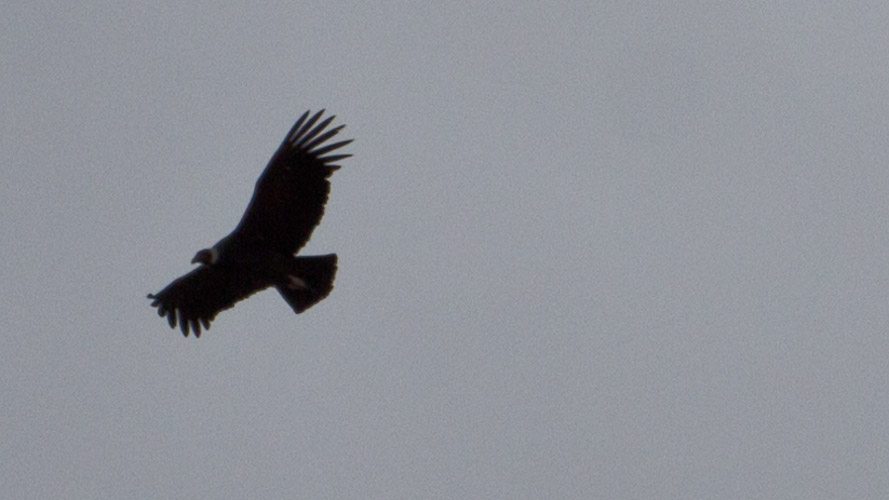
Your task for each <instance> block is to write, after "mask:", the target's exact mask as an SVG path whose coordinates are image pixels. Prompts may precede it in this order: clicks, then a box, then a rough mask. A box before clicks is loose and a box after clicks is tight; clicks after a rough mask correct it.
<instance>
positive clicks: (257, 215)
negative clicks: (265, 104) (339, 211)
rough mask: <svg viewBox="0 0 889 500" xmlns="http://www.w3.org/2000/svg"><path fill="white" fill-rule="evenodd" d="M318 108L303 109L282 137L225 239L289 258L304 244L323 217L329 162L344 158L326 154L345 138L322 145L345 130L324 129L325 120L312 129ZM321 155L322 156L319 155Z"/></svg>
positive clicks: (328, 122) (327, 189)
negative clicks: (230, 232) (244, 209)
mask: <svg viewBox="0 0 889 500" xmlns="http://www.w3.org/2000/svg"><path fill="white" fill-rule="evenodd" d="M322 113H324V110H321V111H319V112H318V113H316V114H314V115H312V117H311V118H309V112H308V111H306V113H305V114H303V115H302V116H301V117H300V118H299V120H297V122H296V124H295V125H294V126H293V128H292V129H291V130H290V132H289V133H288V134H287V136H286V137H285V138H284V142H283V143H282V144H281V146H280V147H279V148H278V150H277V151H276V152H275V154H274V156H272V159H271V160H270V161H269V164H268V166H266V168H265V170H264V171H263V173H262V175H260V177H259V180H257V181H256V188H255V189H254V191H253V198H252V199H251V200H250V204H249V205H248V206H247V210H246V211H245V212H244V215H243V217H241V222H239V223H238V226H237V227H236V228H235V230H234V231H233V232H232V234H231V236H232V237H233V238H235V239H237V240H238V241H239V242H240V243H241V244H243V245H247V246H258V247H262V248H268V249H273V250H275V251H278V252H281V253H285V254H293V253H295V252H296V251H297V250H299V249H300V248H302V246H303V245H305V244H306V242H307V241H309V237H311V236H312V230H314V229H315V226H317V225H318V223H319V222H320V221H321V217H322V216H323V215H324V205H325V204H326V203H327V196H328V193H329V192H330V182H329V181H328V180H327V178H328V177H330V175H331V174H332V173H333V172H334V170H336V169H338V168H339V165H335V164H334V163H335V162H337V161H339V160H342V159H344V158H348V157H350V156H352V155H349V154H336V155H327V153H330V152H331V151H334V150H336V149H339V148H341V147H343V146H345V145H346V144H349V143H350V142H352V141H351V140H347V141H340V142H335V143H332V144H326V145H325V144H324V143H325V141H327V140H329V139H330V138H332V137H334V136H335V135H336V134H337V133H339V131H340V130H341V129H342V128H343V127H344V126H345V125H340V126H338V127H335V128H332V129H330V130H327V131H325V130H324V129H325V128H326V127H327V126H328V125H329V124H330V122H332V121H333V119H334V116H331V117H329V118H327V119H325V120H324V121H322V122H321V123H318V124H317V125H316V122H318V119H319V118H321V114H322ZM325 155H327V156H325Z"/></svg>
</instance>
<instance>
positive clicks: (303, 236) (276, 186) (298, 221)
mask: <svg viewBox="0 0 889 500" xmlns="http://www.w3.org/2000/svg"><path fill="white" fill-rule="evenodd" d="M323 113H324V110H323V109H322V110H321V111H319V112H318V113H316V114H314V115H312V116H311V117H309V115H310V113H309V112H308V111H306V112H305V114H303V115H302V116H301V117H300V118H299V120H297V121H296V124H295V125H294V126H293V128H292V129H291V130H290V132H289V133H288V134H287V136H286V137H285V138H284V142H282V143H281V146H280V147H278V150H277V151H276V152H275V154H274V155H273V156H272V159H271V160H269V164H268V166H266V168H265V170H264V171H263V172H262V175H260V176H259V179H258V180H257V181H256V187H255V188H254V191H253V198H252V199H251V200H250V203H249V205H247V210H246V211H245V212H244V215H243V216H242V217H241V221H240V222H239V223H238V225H237V227H235V229H234V231H232V232H231V234H229V235H228V236H226V237H225V238H222V239H221V240H219V242H217V243H216V244H215V245H213V246H212V247H210V248H205V249H203V250H201V251H199V252H198V253H197V254H196V255H195V256H194V258H193V259H192V260H191V262H192V264H200V266H199V267H198V268H197V269H194V270H193V271H191V272H190V273H188V274H186V275H184V276H182V277H180V278H178V279H177V280H175V281H173V282H172V283H170V284H169V285H167V287H166V288H164V289H163V290H161V291H160V292H158V293H156V294H148V298H149V299H152V300H153V302H152V303H151V305H152V307H156V308H157V313H158V315H160V316H161V317H163V316H166V317H167V321H168V322H169V324H170V327H171V328H175V327H176V324H177V322H178V324H179V328H180V329H181V330H182V334H183V335H185V336H186V337H188V334H189V331H192V332H194V334H195V337H200V336H201V326H203V327H204V329H209V328H210V322H211V321H213V319H214V318H215V317H216V315H217V314H219V313H220V312H221V311H224V310H226V309H229V308H231V307H233V306H234V305H235V303H236V302H238V301H239V300H242V299H245V298H247V297H249V296H250V295H252V294H254V293H256V292H258V291H260V290H264V289H266V288H269V287H275V289H277V290H278V292H279V293H280V294H281V296H282V297H284V300H285V301H287V303H288V304H289V305H290V307H291V308H292V309H293V311H294V312H295V313H297V314H299V313H301V312H303V311H305V310H306V309H308V308H309V307H311V306H313V305H315V304H317V303H318V302H319V301H321V300H322V299H324V298H325V297H327V295H328V294H329V293H330V291H331V290H332V289H333V279H334V275H335V274H336V262H337V258H336V254H329V255H318V256H307V257H303V256H299V257H297V256H296V255H295V254H296V252H297V251H298V250H299V249H300V248H302V247H303V245H305V244H306V242H307V241H308V240H309V237H311V235H312V230H313V229H315V226H317V225H318V223H319V222H320V221H321V217H322V216H323V215H324V205H325V203H327V196H328V193H329V192H330V182H329V181H328V178H329V177H330V176H331V174H333V172H334V171H335V170H337V169H339V168H340V166H339V165H336V164H335V163H336V162H338V161H340V160H343V159H345V158H348V157H350V156H352V155H350V154H334V155H329V154H328V153H330V152H332V151H335V150H337V149H339V148H341V147H343V146H345V145H346V144H349V143H350V142H352V140H347V141H340V142H334V143H332V144H325V142H326V141H328V140H329V139H331V138H332V137H334V136H335V135H337V134H338V133H339V131H340V130H342V128H343V127H345V125H340V126H338V127H335V128H332V129H330V130H327V131H325V129H326V128H327V126H328V125H330V123H331V122H332V121H333V119H334V116H330V117H329V118H327V119H325V120H323V121H322V122H320V123H317V122H318V120H319V119H320V118H321V115H322V114H323ZM316 123H317V125H316Z"/></svg>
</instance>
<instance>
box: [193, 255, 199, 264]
mask: <svg viewBox="0 0 889 500" xmlns="http://www.w3.org/2000/svg"><path fill="white" fill-rule="evenodd" d="M200 262H201V259H199V258H198V256H197V255H195V256H194V258H193V259H191V263H192V264H199V263H200Z"/></svg>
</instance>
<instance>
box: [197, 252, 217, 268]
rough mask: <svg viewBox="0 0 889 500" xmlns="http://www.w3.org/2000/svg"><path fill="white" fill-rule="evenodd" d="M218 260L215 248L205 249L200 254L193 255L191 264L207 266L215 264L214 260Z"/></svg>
mask: <svg viewBox="0 0 889 500" xmlns="http://www.w3.org/2000/svg"><path fill="white" fill-rule="evenodd" d="M218 259H219V253H218V252H217V251H216V249H215V248H205V249H203V250H201V251H200V252H198V253H196V254H194V258H193V259H191V263H192V264H203V265H205V266H209V265H210V264H215V263H216V260H218Z"/></svg>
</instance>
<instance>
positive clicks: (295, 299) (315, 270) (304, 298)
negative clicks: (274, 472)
mask: <svg viewBox="0 0 889 500" xmlns="http://www.w3.org/2000/svg"><path fill="white" fill-rule="evenodd" d="M334 276H336V254H330V255H318V256H312V257H294V258H293V261H292V265H291V269H290V271H289V276H288V278H289V281H288V282H287V283H286V284H281V285H278V286H276V288H277V289H278V292H279V293H280V294H281V296H282V297H284V300H286V301H287V303H288V304H290V307H291V308H293V312H295V313H297V314H299V313H301V312H303V311H305V310H306V309H308V308H310V307H312V306H313V305H315V304H317V303H318V302H321V300H322V299H324V297H327V295H328V294H329V293H330V291H331V290H333V278H334Z"/></svg>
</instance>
